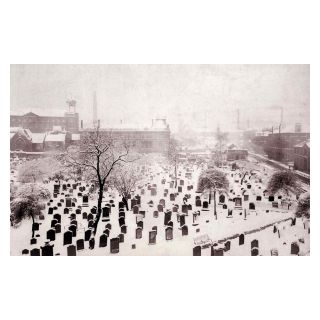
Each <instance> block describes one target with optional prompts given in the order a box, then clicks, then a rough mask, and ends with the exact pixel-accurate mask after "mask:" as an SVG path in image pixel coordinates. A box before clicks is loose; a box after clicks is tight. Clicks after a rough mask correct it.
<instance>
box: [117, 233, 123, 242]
mask: <svg viewBox="0 0 320 320" xmlns="http://www.w3.org/2000/svg"><path fill="white" fill-rule="evenodd" d="M118 238H119V242H120V243H122V242H124V234H123V233H120V234H119V235H118Z"/></svg>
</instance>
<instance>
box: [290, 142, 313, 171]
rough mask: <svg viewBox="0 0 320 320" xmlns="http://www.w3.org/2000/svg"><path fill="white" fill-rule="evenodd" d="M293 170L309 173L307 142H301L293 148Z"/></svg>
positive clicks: (308, 145) (308, 144) (308, 147)
mask: <svg viewBox="0 0 320 320" xmlns="http://www.w3.org/2000/svg"><path fill="white" fill-rule="evenodd" d="M294 169H295V170H299V171H303V172H307V173H310V142H309V141H303V142H300V143H298V144H297V145H295V146H294Z"/></svg>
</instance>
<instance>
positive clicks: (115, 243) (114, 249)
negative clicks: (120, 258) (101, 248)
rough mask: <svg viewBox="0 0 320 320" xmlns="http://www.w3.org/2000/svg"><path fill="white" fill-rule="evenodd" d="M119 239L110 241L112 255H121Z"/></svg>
mask: <svg viewBox="0 0 320 320" xmlns="http://www.w3.org/2000/svg"><path fill="white" fill-rule="evenodd" d="M119 242H120V240H119V238H112V239H110V253H119Z"/></svg>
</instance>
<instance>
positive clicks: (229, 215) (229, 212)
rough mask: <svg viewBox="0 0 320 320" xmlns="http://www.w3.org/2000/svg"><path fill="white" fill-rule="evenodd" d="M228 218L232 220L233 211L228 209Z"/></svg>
mask: <svg viewBox="0 0 320 320" xmlns="http://www.w3.org/2000/svg"><path fill="white" fill-rule="evenodd" d="M227 218H232V210H231V209H228V216H227Z"/></svg>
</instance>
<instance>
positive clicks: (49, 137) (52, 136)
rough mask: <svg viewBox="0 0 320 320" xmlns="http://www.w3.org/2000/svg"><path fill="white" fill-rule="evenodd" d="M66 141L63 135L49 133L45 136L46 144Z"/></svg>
mask: <svg viewBox="0 0 320 320" xmlns="http://www.w3.org/2000/svg"><path fill="white" fill-rule="evenodd" d="M65 139H66V134H65V133H55V134H54V133H49V134H48V135H47V136H46V139H45V140H46V142H50V141H65Z"/></svg>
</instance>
